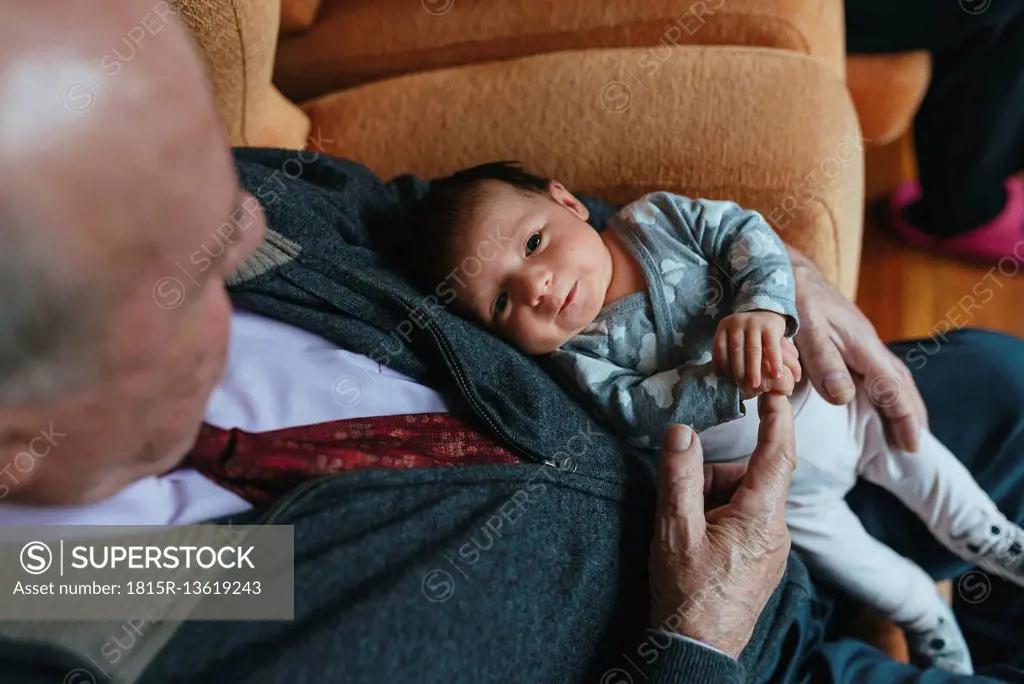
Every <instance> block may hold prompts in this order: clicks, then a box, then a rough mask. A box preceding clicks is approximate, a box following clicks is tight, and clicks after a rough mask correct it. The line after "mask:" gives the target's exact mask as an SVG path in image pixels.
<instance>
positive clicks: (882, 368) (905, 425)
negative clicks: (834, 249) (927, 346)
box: [789, 248, 928, 451]
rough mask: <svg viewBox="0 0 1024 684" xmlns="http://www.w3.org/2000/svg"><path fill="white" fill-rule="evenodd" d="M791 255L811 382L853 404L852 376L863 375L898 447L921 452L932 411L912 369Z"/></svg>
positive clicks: (800, 341) (799, 340) (800, 340)
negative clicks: (920, 437) (920, 442)
mask: <svg viewBox="0 0 1024 684" xmlns="http://www.w3.org/2000/svg"><path fill="white" fill-rule="evenodd" d="M789 255H790V259H791V260H792V262H793V274H794V276H795V278H796V308H797V314H798V315H799V316H800V331H799V332H798V333H797V335H796V346H797V348H798V349H799V350H800V356H801V358H802V360H803V363H804V368H805V369H806V371H807V374H808V376H809V377H810V380H811V383H812V384H813V385H814V387H815V389H817V390H818V393H819V394H821V396H823V397H825V399H827V400H828V401H830V402H832V403H833V404H848V403H850V402H851V401H853V398H854V396H855V395H856V392H857V390H856V385H855V384H854V378H853V377H852V376H851V372H852V373H854V374H856V375H858V376H860V377H859V378H858V379H859V380H860V381H861V382H862V383H863V386H864V388H865V389H866V390H867V392H868V394H869V395H870V397H871V400H872V402H873V403H874V404H875V405H876V406H877V407H878V408H879V409H880V410H881V412H882V414H883V415H884V416H885V417H886V420H887V425H888V428H889V432H890V436H891V438H892V439H893V441H894V442H895V444H896V445H897V446H898V447H900V448H901V449H904V450H905V451H917V446H918V433H919V432H920V430H921V428H926V427H928V412H927V410H926V409H925V406H924V400H923V399H922V398H921V393H920V392H919V391H918V389H917V385H916V384H915V382H914V378H913V376H912V375H911V374H910V370H909V369H908V368H907V366H906V364H905V363H903V361H901V360H900V359H899V358H898V357H897V356H896V355H895V354H893V353H892V352H890V351H889V349H888V348H886V346H885V345H884V344H882V341H881V340H880V339H879V338H878V333H877V332H875V328H874V326H872V325H871V323H870V322H869V321H868V319H867V318H865V316H864V314H863V313H861V311H860V310H859V309H858V308H857V307H856V306H854V304H853V303H852V302H850V301H849V300H847V299H846V298H845V297H843V295H841V294H840V293H839V292H838V291H837V290H836V289H835V288H833V287H832V286H831V285H830V284H829V283H828V282H826V281H825V279H824V278H823V277H822V276H821V273H819V272H818V269H817V268H815V266H814V264H812V263H811V262H810V261H809V260H808V259H807V258H806V257H804V256H803V255H802V254H800V253H799V252H798V251H796V250H794V249H792V248H790V249H789Z"/></svg>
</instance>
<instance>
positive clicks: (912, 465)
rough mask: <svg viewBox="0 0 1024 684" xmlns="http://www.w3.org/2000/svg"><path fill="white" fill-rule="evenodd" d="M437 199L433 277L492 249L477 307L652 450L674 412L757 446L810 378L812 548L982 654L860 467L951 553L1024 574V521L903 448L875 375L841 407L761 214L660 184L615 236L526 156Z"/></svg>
mask: <svg viewBox="0 0 1024 684" xmlns="http://www.w3.org/2000/svg"><path fill="white" fill-rule="evenodd" d="M421 212H422V213H421V216H420V218H421V220H422V226H421V229H420V230H419V231H418V233H417V235H418V237H417V245H416V254H417V261H418V263H419V264H420V265H421V266H420V267H419V269H418V270H419V273H417V274H416V275H417V276H418V278H419V279H420V280H421V281H422V282H423V283H425V284H427V285H429V287H430V288H431V289H433V286H434V285H435V284H436V283H438V282H441V281H443V280H445V277H446V276H447V275H448V274H450V273H451V272H452V269H453V268H456V267H457V266H458V265H459V264H460V263H463V261H464V259H466V258H468V257H471V256H472V257H475V258H477V259H479V261H480V262H481V264H482V267H481V268H480V269H479V271H478V272H476V275H469V268H468V267H467V268H466V269H465V271H466V273H464V274H460V277H459V278H458V279H457V280H458V283H459V286H458V287H457V288H456V293H457V294H456V302H457V306H459V307H460V309H461V310H463V311H464V312H465V313H467V314H468V315H470V316H471V317H472V318H474V319H475V320H476V321H477V322H478V323H480V324H481V325H482V326H483V327H485V328H486V329H487V330H490V331H492V332H493V333H495V334H496V335H499V336H501V337H503V338H505V339H506V340H508V341H509V342H511V343H512V344H514V345H515V346H517V347H518V348H519V349H521V350H522V351H523V352H525V353H528V354H534V355H550V358H551V360H552V361H553V363H552V366H553V367H554V368H555V369H557V372H558V375H559V376H560V377H559V380H560V381H561V382H562V383H563V384H565V385H567V386H568V387H569V388H570V389H572V391H573V392H574V393H575V394H576V395H577V396H582V397H584V398H585V401H586V402H587V403H588V408H589V409H590V410H591V411H592V413H593V414H594V415H595V416H596V417H597V418H598V419H600V420H602V421H603V422H604V423H605V424H607V425H608V426H609V427H610V428H611V429H612V430H613V431H614V432H616V433H617V434H618V435H619V436H620V437H621V438H623V439H625V440H627V441H628V442H630V443H632V444H633V445H635V446H637V447H641V448H654V447H655V446H656V445H657V444H658V443H659V441H660V438H661V435H662V434H663V432H664V431H665V429H666V428H667V427H668V425H670V424H672V423H686V424H688V425H690V426H691V427H692V428H693V429H694V430H696V431H698V432H699V433H700V437H701V442H702V444H703V445H704V453H705V457H706V458H707V459H708V460H713V461H719V460H734V459H737V458H744V457H746V456H748V455H749V454H750V453H751V452H752V451H753V448H754V445H755V443H756V436H757V420H758V418H757V409H756V406H755V405H754V404H752V403H751V402H753V401H755V399H754V397H756V396H757V395H758V394H761V393H763V392H765V391H777V392H783V393H786V394H790V400H791V402H792V403H793V409H794V415H795V417H796V425H797V431H796V434H797V463H798V465H797V469H796V472H795V474H794V477H793V483H792V486H791V488H790V496H789V499H788V501H787V510H786V516H787V522H788V525H789V528H790V531H791V534H792V539H793V543H794V545H795V546H796V547H797V548H799V549H800V551H801V554H802V556H803V558H804V559H805V560H806V561H807V563H808V564H809V565H810V566H811V567H813V568H814V569H815V570H816V571H817V572H818V573H820V574H821V575H822V576H824V577H826V578H828V579H830V580H832V581H834V582H836V583H837V584H839V585H841V586H842V587H844V588H845V589H846V590H847V591H848V592H849V593H850V594H851V595H852V596H854V597H855V598H857V599H859V600H861V601H864V602H866V603H868V604H871V605H873V606H875V607H876V608H878V609H879V610H881V611H882V612H883V613H885V614H886V615H888V616H889V617H890V619H892V620H893V621H894V622H896V623H898V624H899V625H901V626H902V627H903V628H904V629H905V631H906V633H907V636H908V639H909V642H910V646H911V649H912V651H913V652H914V656H915V660H916V661H918V662H920V663H921V664H922V665H926V666H935V667H941V668H944V669H947V670H950V671H953V672H959V673H970V672H971V671H972V669H973V668H972V664H971V658H970V654H969V652H968V648H967V645H966V643H965V641H964V638H963V635H962V634H961V632H960V629H959V627H958V625H957V623H956V620H955V618H954V616H953V612H952V610H950V608H949V606H948V605H947V604H946V602H945V601H944V600H943V599H942V597H941V596H940V595H939V593H938V592H937V591H936V588H935V584H934V582H933V581H932V579H931V578H930V577H929V576H928V575H927V574H926V573H925V572H924V571H923V570H921V569H920V568H919V567H918V566H917V565H915V564H914V563H912V562H911V561H910V560H908V559H906V558H904V557H902V556H900V555H899V554H897V553H895V552H894V551H892V550H891V549H890V548H888V547H887V546H885V545H883V544H882V543H880V542H879V541H877V540H876V539H874V538H873V537H871V536H870V535H869V534H868V533H867V531H866V530H865V529H864V528H863V527H862V526H861V523H860V521H859V520H858V519H857V517H856V516H855V515H854V514H853V512H852V511H851V510H850V509H849V508H848V507H847V505H846V503H845V500H844V497H845V495H846V493H847V492H848V491H849V490H850V489H851V488H852V487H853V485H854V484H855V482H856V480H857V478H858V477H863V478H865V479H867V480H869V481H871V482H873V483H875V484H877V485H879V486H881V487H884V488H885V489H887V490H889V491H890V492H892V493H893V494H895V495H896V496H897V497H898V498H899V499H900V500H901V501H902V502H903V503H904V505H906V506H907V507H908V508H909V509H910V510H912V511H913V512H914V513H916V514H917V515H918V516H919V517H920V518H921V519H922V520H923V521H924V522H925V524H926V525H927V526H928V527H929V529H930V530H931V531H932V533H933V534H934V535H935V537H936V538H937V539H938V540H939V541H940V542H942V543H943V544H944V545H945V546H946V547H947V548H949V549H950V550H951V551H953V552H954V553H956V554H957V555H958V556H960V557H962V558H964V559H967V560H970V561H972V562H974V563H976V564H978V565H979V566H981V567H983V568H985V569H987V570H989V571H991V572H993V573H994V574H997V575H999V576H1001V577H1003V578H1006V579H1008V580H1010V581H1012V582H1015V583H1017V584H1019V585H1024V530H1021V529H1020V528H1019V527H1017V526H1016V525H1014V524H1012V523H1010V522H1009V521H1008V520H1007V519H1006V518H1005V517H1004V516H1003V515H1002V514H1001V513H1000V512H999V511H998V510H997V508H996V506H995V504H994V503H993V502H992V501H991V500H990V499H989V498H988V496H987V495H986V494H985V492H984V491H982V489H981V488H980V487H979V486H978V485H977V483H976V482H975V481H974V479H973V478H972V477H971V475H970V473H969V472H968V471H967V470H966V468H964V466H963V465H962V464H961V463H960V462H959V461H958V460H957V459H956V458H955V457H954V456H953V455H952V454H951V453H950V452H949V451H948V450H947V449H946V448H945V447H944V446H943V445H942V444H941V443H939V441H938V440H937V439H935V437H934V436H932V435H931V434H930V433H925V434H922V435H921V440H920V443H921V446H920V448H919V451H918V452H917V453H912V454H909V453H906V452H904V451H901V450H898V449H896V448H894V447H892V446H890V445H889V443H888V442H887V441H886V437H885V434H884V431H883V424H882V421H881V419H880V416H879V414H878V411H876V409H875V407H874V406H873V405H872V403H871V400H870V397H869V396H868V394H867V392H866V391H864V390H863V388H861V389H860V390H859V392H858V395H857V398H856V399H855V400H854V401H853V402H852V403H850V404H849V405H847V406H834V405H832V404H830V403H829V402H827V401H825V400H824V399H823V398H821V397H820V396H819V395H818V394H817V393H816V392H815V391H814V389H813V388H812V387H810V385H809V383H807V382H806V381H804V380H803V379H802V378H801V373H800V367H799V363H798V361H797V355H796V350H795V347H794V346H793V343H792V342H791V341H790V339H789V338H790V337H792V335H793V334H794V333H795V332H796V330H797V326H798V321H797V315H796V305H795V297H794V282H793V272H792V268H791V266H790V263H789V259H788V257H787V253H786V248H785V246H784V245H783V244H782V242H781V241H780V240H779V238H778V237H777V236H776V235H775V233H774V232H773V231H772V229H771V228H770V227H769V226H768V224H767V223H766V222H765V221H764V219H763V218H761V216H760V215H759V214H757V213H756V212H753V211H745V210H743V209H741V208H740V207H738V206H737V205H735V204H733V203H731V202H719V201H711V200H695V199H689V198H686V197H682V196H679V195H673V194H670V193H665V192H655V193H651V194H649V195H647V196H645V197H642V198H641V199H639V200H637V201H635V202H633V203H632V204H630V205H628V206H626V207H625V208H624V209H622V210H621V211H620V212H619V213H618V214H617V215H615V216H614V217H613V218H611V219H610V220H609V221H608V223H607V227H606V229H605V230H604V232H602V233H598V232H597V231H596V230H594V228H592V227H591V226H590V225H589V224H588V223H587V219H588V217H589V212H588V210H587V208H586V207H585V206H584V205H583V204H582V203H581V202H580V201H579V200H578V199H577V198H576V197H574V196H573V195H572V194H571V193H569V192H568V191H567V190H566V189H565V188H564V187H563V186H562V185H560V184H559V183H557V182H554V181H549V180H547V179H543V178H539V177H537V176H534V175H531V174H529V173H527V172H525V171H523V170H521V169H520V168H519V167H517V166H515V165H512V164H509V163H506V162H498V163H493V164H484V165H482V166H478V167H474V168H472V169H468V170H466V171H462V172H459V173H457V174H455V175H453V176H450V177H448V178H445V179H442V180H440V181H437V182H436V183H434V184H433V185H432V186H431V191H430V193H429V194H428V196H427V197H426V198H424V202H423V204H422V206H421ZM485 243H487V244H486V248H484V247H485ZM474 271H476V268H475V267H474Z"/></svg>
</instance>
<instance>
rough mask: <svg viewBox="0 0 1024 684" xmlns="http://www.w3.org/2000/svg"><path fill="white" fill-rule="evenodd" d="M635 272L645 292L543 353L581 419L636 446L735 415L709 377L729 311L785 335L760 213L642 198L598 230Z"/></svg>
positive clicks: (776, 251)
mask: <svg viewBox="0 0 1024 684" xmlns="http://www.w3.org/2000/svg"><path fill="white" fill-rule="evenodd" d="M606 230H615V231H617V232H618V234H619V236H620V237H622V239H623V240H622V241H623V243H624V244H625V245H626V246H627V247H628V249H629V250H630V252H631V254H632V255H633V257H634V258H635V259H636V260H637V262H638V263H639V264H640V266H641V267H642V268H643V273H644V276H645V278H646V280H647V291H646V292H638V293H635V294H632V295H628V296H626V297H624V298H622V299H620V300H618V301H616V302H613V303H611V304H609V305H608V306H606V307H604V308H603V309H601V311H600V313H598V315H597V318H595V319H594V321H593V322H592V323H591V324H590V325H589V326H587V328H586V329H584V331H583V332H582V333H580V334H579V335H577V336H576V337H574V338H573V339H571V340H569V341H568V342H566V343H565V344H564V345H562V346H561V347H560V348H559V349H557V350H556V351H555V352H553V353H552V355H551V357H552V359H553V361H554V362H555V366H556V368H557V369H558V371H559V372H561V373H564V375H565V378H564V379H566V380H568V381H569V382H570V383H572V384H576V385H578V386H579V388H580V389H581V390H582V392H583V394H584V395H585V396H586V397H588V398H589V399H590V401H591V402H592V410H593V411H594V412H595V413H596V414H597V415H598V416H600V417H601V418H603V419H605V420H608V421H610V423H611V426H612V428H613V430H614V431H615V432H617V433H618V434H619V435H620V436H621V437H623V438H625V439H627V440H628V441H630V442H631V443H632V444H634V445H636V446H644V447H651V448H654V447H655V446H657V444H658V442H659V440H660V437H661V435H662V434H663V433H664V431H665V429H666V428H667V427H668V426H669V425H670V424H672V423H686V424H687V425H689V426H691V427H692V428H693V429H694V430H696V431H698V432H699V431H701V430H704V429H706V428H709V427H712V426H714V425H719V424H721V423H725V422H727V421H730V420H734V419H736V418H739V417H741V416H743V415H744V409H743V405H742V402H741V400H740V390H739V387H737V385H736V383H735V382H734V381H733V380H732V379H731V378H728V377H725V376H720V375H718V374H716V373H715V372H714V371H713V370H712V363H711V345H712V340H713V338H714V334H715V330H716V329H717V327H718V324H719V322H720V321H721V320H722V319H723V318H724V317H725V316H727V315H729V314H731V313H740V312H745V311H754V310H767V311H774V312H776V313H779V314H782V315H783V316H785V317H786V334H787V335H788V336H792V335H793V334H795V333H796V329H797V325H798V323H797V316H796V301H795V290H794V283H793V270H792V266H791V265H790V262H789V257H788V255H787V254H786V248H785V246H784V245H783V244H782V241H781V240H779V238H778V236H777V235H776V234H775V232H774V231H773V230H772V229H771V227H770V226H769V225H768V224H767V223H766V222H765V220H764V219H763V218H762V217H761V215H760V214H758V213H757V212H754V211H747V210H744V209H741V208H740V207H739V206H737V205H736V204H734V203H732V202H720V201H713V200H703V199H690V198H688V197H683V196H680V195H674V194H671V193H667V192H654V193H651V194H649V195H646V196H644V197H642V198H641V199H639V200H637V201H635V202H633V203H632V204H630V205H628V206H626V207H625V208H624V209H623V210H622V211H620V212H619V213H618V214H616V215H615V216H614V217H613V218H612V219H611V220H610V221H609V223H608V227H607V228H606Z"/></svg>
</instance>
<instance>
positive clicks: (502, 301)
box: [494, 292, 508, 315]
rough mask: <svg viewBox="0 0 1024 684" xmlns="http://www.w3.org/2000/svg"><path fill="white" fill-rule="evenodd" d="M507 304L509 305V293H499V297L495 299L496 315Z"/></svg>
mask: <svg viewBox="0 0 1024 684" xmlns="http://www.w3.org/2000/svg"><path fill="white" fill-rule="evenodd" d="M506 306H508V293H507V292H502V293H501V294H500V295H498V298H497V299H496V300H494V313H495V314H496V315H497V314H500V313H501V312H502V311H504V310H505V307H506Z"/></svg>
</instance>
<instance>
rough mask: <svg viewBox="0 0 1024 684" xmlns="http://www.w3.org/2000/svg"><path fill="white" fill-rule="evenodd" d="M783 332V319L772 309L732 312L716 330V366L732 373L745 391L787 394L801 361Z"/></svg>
mask: <svg viewBox="0 0 1024 684" xmlns="http://www.w3.org/2000/svg"><path fill="white" fill-rule="evenodd" d="M785 335H786V319H785V318H784V317H783V316H782V315H780V314H777V313H775V312H773V311H747V312H744V313H736V314H731V315H729V316H726V317H725V318H724V319H723V320H722V322H721V323H719V324H718V330H717V331H715V339H714V343H713V351H712V360H713V361H714V363H715V367H716V368H718V369H720V370H722V371H723V372H725V373H728V374H731V375H732V377H733V378H734V379H735V380H736V384H737V385H739V386H740V388H742V389H743V390H744V395H748V394H749V395H750V396H756V394H760V393H761V392H765V391H773V392H781V393H783V394H788V393H790V392H792V391H793V389H792V383H793V382H796V381H799V379H800V363H799V361H798V359H797V357H796V347H795V346H794V345H793V343H792V342H791V341H790V340H788V339H787V338H786V337H785ZM786 343H788V345H787V344H786ZM784 347H785V351H786V353H783V350H784ZM786 371H789V372H788V373H787V372H786ZM779 381H784V382H779ZM787 385H788V387H786V386H787ZM786 389H788V390H789V392H786Z"/></svg>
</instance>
